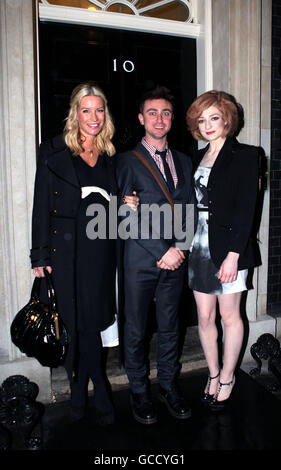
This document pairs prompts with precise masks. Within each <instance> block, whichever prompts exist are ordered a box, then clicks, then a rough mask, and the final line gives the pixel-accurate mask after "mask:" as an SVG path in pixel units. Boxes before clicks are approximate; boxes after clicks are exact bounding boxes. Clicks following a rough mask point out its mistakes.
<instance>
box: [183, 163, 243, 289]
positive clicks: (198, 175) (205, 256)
mask: <svg viewBox="0 0 281 470" xmlns="http://www.w3.org/2000/svg"><path fill="white" fill-rule="evenodd" d="M210 172H211V168H210V167H205V166H199V167H198V168H197V170H196V172H195V174H194V184H195V192H196V199H197V208H198V225H197V229H196V233H195V235H194V239H193V242H192V246H191V250H190V251H191V252H190V256H189V263H188V284H189V287H190V288H191V289H192V290H196V291H198V292H204V293H206V294H214V295H220V294H230V293H234V292H241V291H244V290H247V287H246V279H247V274H248V270H247V269H244V270H242V271H238V275H237V279H236V280H235V281H234V282H226V283H221V282H220V280H219V279H218V272H219V270H218V268H217V267H216V266H215V264H214V263H213V261H212V259H211V255H210V250H209V234H208V217H209V215H208V194H207V184H208V179H209V175H210Z"/></svg>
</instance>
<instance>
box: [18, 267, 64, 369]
mask: <svg viewBox="0 0 281 470" xmlns="http://www.w3.org/2000/svg"><path fill="white" fill-rule="evenodd" d="M44 274H45V277H44V278H40V277H36V278H35V279H34V282H33V286H32V290H31V297H30V300H29V302H28V304H27V305H25V306H24V307H23V308H22V309H21V310H20V311H19V312H18V313H17V314H16V316H15V318H14V320H13V322H12V324H11V329H10V331H11V338H12V341H13V343H14V344H15V345H16V346H17V347H18V348H19V349H20V350H21V352H22V353H24V354H26V355H27V356H29V357H34V358H35V359H37V360H38V361H39V362H40V364H41V365H42V366H46V367H52V368H54V367H58V366H59V365H60V364H62V363H63V362H64V359H65V356H66V353H67V347H68V343H69V339H68V334H67V330H66V327H65V325H64V323H63V321H62V318H61V317H60V316H59V314H58V312H57V308H56V296H55V289H54V285H53V280H52V276H51V275H50V274H49V273H48V271H47V270H46V269H44ZM42 281H45V282H46V285H47V293H48V303H47V304H45V303H43V302H42V301H41V300H40V287H41V283H42Z"/></svg>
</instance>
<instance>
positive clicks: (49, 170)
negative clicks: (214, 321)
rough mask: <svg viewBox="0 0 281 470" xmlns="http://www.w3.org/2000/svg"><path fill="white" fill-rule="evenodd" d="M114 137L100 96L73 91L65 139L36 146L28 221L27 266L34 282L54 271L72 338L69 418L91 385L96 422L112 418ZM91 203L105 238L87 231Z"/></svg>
mask: <svg viewBox="0 0 281 470" xmlns="http://www.w3.org/2000/svg"><path fill="white" fill-rule="evenodd" d="M113 134H114V125H113V122H112V118H111V116H110V112H109V109H108V105H107V100H106V97H105V96H104V93H103V92H102V90H101V89H100V88H99V87H98V86H97V85H96V84H93V83H83V84H80V85H78V86H77V87H76V88H75V89H74V90H73V92H72V95H71V99H70V109H69V114H68V118H67V120H66V125H65V129H64V134H63V135H60V136H57V137H55V138H53V139H51V140H49V141H47V142H44V143H42V144H41V146H40V153H39V159H38V167H37V172H36V179H35V192H34V207H33V219H32V249H31V263H32V268H33V270H34V274H35V276H38V277H43V276H44V273H43V268H44V267H45V268H46V269H47V270H48V271H49V272H52V276H53V280H54V285H55V289H56V294H57V303H58V311H59V312H60V314H61V315H62V318H63V320H64V322H65V324H66V326H67V329H68V333H69V335H70V339H71V341H70V347H69V350H68V354H67V357H66V361H65V368H66V370H67V373H68V377H69V381H70V385H71V406H72V408H71V410H72V417H73V419H75V420H76V419H80V418H82V417H83V416H84V414H85V411H86V402H87V389H88V381H89V379H91V380H92V382H93V384H94V403H95V409H96V419H97V422H99V423H100V424H110V423H112V422H113V420H114V409H113V405H112V402H111V398H110V393H109V389H108V383H107V379H106V376H105V374H104V371H103V368H102V358H101V352H102V344H101V335H100V332H101V331H103V330H105V329H107V328H108V327H109V326H110V325H112V323H113V322H114V318H115V313H116V299H115V283H116V282H115V281H116V256H117V255H116V240H114V239H110V237H109V234H108V216H109V200H110V196H111V195H115V194H116V191H117V188H116V184H115V161H114V156H113V155H114V153H115V148H114V146H113V144H112V142H111V139H112V136H113ZM93 204H98V205H99V207H102V208H103V214H104V220H103V222H102V223H103V224H104V227H103V229H104V230H105V233H106V236H105V237H104V238H99V237H97V238H95V236H94V234H92V235H91V233H90V232H89V230H88V229H87V226H88V228H89V227H90V226H89V225H88V224H89V222H90V220H91V219H92V218H93V217H91V216H89V214H88V213H87V210H88V208H90V207H91V205H93ZM92 207H93V206H92ZM90 215H92V216H93V214H92V213H90ZM102 231H103V230H102ZM103 232H104V231H103Z"/></svg>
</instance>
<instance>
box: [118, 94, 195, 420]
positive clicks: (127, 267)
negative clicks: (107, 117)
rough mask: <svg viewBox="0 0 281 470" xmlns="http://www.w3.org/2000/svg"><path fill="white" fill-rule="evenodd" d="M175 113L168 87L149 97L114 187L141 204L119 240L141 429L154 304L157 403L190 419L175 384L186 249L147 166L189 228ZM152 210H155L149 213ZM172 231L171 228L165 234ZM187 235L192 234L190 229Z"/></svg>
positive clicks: (127, 344)
mask: <svg viewBox="0 0 281 470" xmlns="http://www.w3.org/2000/svg"><path fill="white" fill-rule="evenodd" d="M173 112H174V104H173V97H172V96H171V95H170V92H169V90H167V89H166V88H165V87H157V88H156V89H154V90H151V91H149V92H148V93H146V95H144V97H143V99H142V101H141V104H140V112H139V115H138V118H139V121H140V123H141V125H143V126H144V130H145V136H144V137H143V139H142V141H141V142H139V143H138V144H137V146H136V148H135V149H134V150H132V151H128V152H125V153H122V154H119V155H118V156H117V181H118V186H119V188H121V191H122V194H121V196H123V197H124V196H125V195H126V194H132V193H133V191H136V193H137V196H138V197H139V201H140V204H139V206H138V208H137V209H136V212H135V216H134V217H133V216H132V218H131V219H132V220H134V221H135V222H132V224H131V225H132V226H131V227H130V230H131V233H130V235H131V236H129V237H128V238H127V239H126V240H125V242H124V244H125V246H124V294H125V304H124V316H125V325H124V355H125V369H126V373H127V376H128V379H129V384H130V389H131V406H132V412H133V416H134V418H135V419H136V420H137V421H138V422H141V423H143V424H152V423H155V422H156V421H157V416H156V413H155V410H154V407H153V403H152V399H151V395H150V388H149V380H148V371H147V365H146V360H145V333H146V327H147V320H148V315H149V312H150V309H151V303H152V301H153V299H154V298H155V303H156V305H155V307H156V320H157V335H158V349H157V377H158V383H159V398H160V400H162V401H163V402H164V403H165V404H166V406H167V408H168V410H169V412H170V413H171V414H172V415H173V416H174V417H176V418H180V419H186V418H188V417H189V416H190V415H191V411H190V408H189V406H188V405H187V404H186V403H185V401H184V399H183V398H182V397H181V395H180V394H179V391H178V389H177V386H176V375H177V372H178V370H179V365H178V340H179V328H178V307H179V301H180V296H181V293H182V287H183V280H184V272H185V250H186V249H188V248H189V247H188V246H186V244H185V246H184V249H183V248H182V245H179V244H177V241H178V240H177V239H176V237H175V233H174V232H176V224H177V220H176V218H175V220H174V221H173V220H172V219H173V218H174V217H173V210H172V208H171V205H170V204H169V202H168V200H167V198H166V196H165V193H164V192H163V189H162V188H161V186H160V185H159V183H158V182H157V180H156V179H155V176H154V175H153V174H152V173H151V171H150V169H149V168H147V166H146V165H147V163H148V164H149V165H150V167H151V168H152V169H153V171H154V172H155V173H156V175H157V177H158V178H159V180H160V182H161V184H162V185H164V191H165V190H166V191H168V193H169V194H170V195H171V197H172V199H173V202H174V204H175V207H177V208H178V207H180V208H181V210H180V211H177V212H180V217H179V219H181V220H182V227H181V228H182V229H183V230H186V229H188V227H186V220H185V214H186V205H187V204H193V203H194V195H193V188H192V182H191V179H192V164H191V160H190V158H189V157H187V156H186V155H184V154H182V153H180V152H178V151H176V150H173V149H170V148H169V147H168V142H167V135H168V133H169V131H170V129H171V126H172V120H173ZM135 151H136V152H137V154H136V153H135ZM139 154H140V155H139ZM140 157H141V158H140ZM142 159H144V161H143V160H142ZM164 206H165V210H164V211H163V214H164V213H166V214H167V213H169V210H170V218H168V220H167V218H165V217H162V218H161V214H160V216H159V217H158V214H157V208H158V209H160V210H161V209H162V208H164ZM153 207H154V209H155V211H153V210H149V208H150V209H153ZM144 208H146V209H147V210H143V209H144ZM165 211H166V212H165ZM163 214H162V216H163ZM163 218H164V220H163ZM156 219H157V220H156ZM123 223H124V224H125V223H127V219H126V218H123ZM192 225H193V224H192ZM172 226H173V227H174V230H173V233H172V235H171V236H169V232H170V229H171V227H172ZM144 227H145V230H144ZM183 230H182V233H183ZM189 230H193V226H192V227H189Z"/></svg>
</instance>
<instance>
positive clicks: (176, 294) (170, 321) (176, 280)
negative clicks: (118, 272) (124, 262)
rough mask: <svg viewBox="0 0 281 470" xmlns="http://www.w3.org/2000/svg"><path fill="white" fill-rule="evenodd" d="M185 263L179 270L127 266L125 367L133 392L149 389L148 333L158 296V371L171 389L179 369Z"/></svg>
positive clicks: (162, 384)
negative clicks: (180, 318) (179, 328)
mask: <svg viewBox="0 0 281 470" xmlns="http://www.w3.org/2000/svg"><path fill="white" fill-rule="evenodd" d="M184 269H185V268H184V266H181V267H180V268H179V269H177V270H176V271H166V270H159V269H158V268H149V269H137V268H130V267H129V268H128V267H127V266H125V329H124V345H125V368H126V373H127V376H128V379H129V382H130V387H131V390H132V392H133V393H142V392H145V391H147V387H148V379H147V372H148V371H147V364H146V360H145V334H146V327H147V319H148V314H149V311H150V308H151V302H152V301H153V298H154V297H156V320H157V336H158V350H157V375H158V382H159V384H160V385H161V387H163V388H165V389H167V390H168V389H170V388H171V387H172V386H173V383H174V380H175V376H176V374H177V371H178V339H179V331H178V306H179V301H180V296H181V292H182V287H183V279H184Z"/></svg>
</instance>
